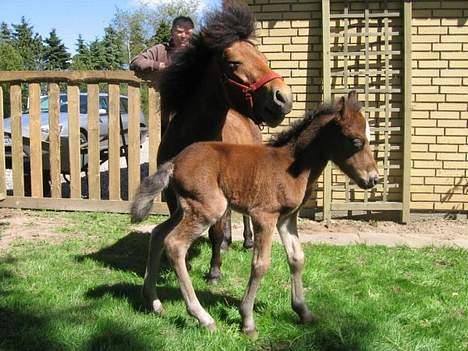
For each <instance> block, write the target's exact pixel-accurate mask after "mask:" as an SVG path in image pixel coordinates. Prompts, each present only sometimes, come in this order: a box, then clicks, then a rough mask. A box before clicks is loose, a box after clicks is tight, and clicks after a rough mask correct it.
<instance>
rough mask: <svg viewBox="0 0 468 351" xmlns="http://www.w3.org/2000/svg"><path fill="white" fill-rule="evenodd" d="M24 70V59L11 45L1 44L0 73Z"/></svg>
mask: <svg viewBox="0 0 468 351" xmlns="http://www.w3.org/2000/svg"><path fill="white" fill-rule="evenodd" d="M22 68H23V58H22V57H21V55H20V53H19V52H18V50H16V49H15V47H14V46H13V45H11V44H8V43H6V42H0V71H17V70H21V69H22Z"/></svg>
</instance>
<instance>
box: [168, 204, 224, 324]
mask: <svg viewBox="0 0 468 351" xmlns="http://www.w3.org/2000/svg"><path fill="white" fill-rule="evenodd" d="M208 226H209V225H208V224H206V222H205V220H204V219H200V218H199V217H198V218H197V216H194V215H190V214H187V213H185V214H184V217H183V219H182V220H181V222H180V223H179V224H178V225H177V226H176V227H175V228H174V230H173V231H172V232H171V234H169V235H168V236H167V238H166V240H165V242H164V243H165V246H166V252H167V256H168V258H169V259H170V261H171V263H172V265H173V266H174V269H175V271H176V274H177V277H178V279H179V283H180V290H181V292H182V296H183V297H184V300H185V304H186V306H187V311H188V313H189V314H190V315H191V316H193V317H195V318H196V319H198V321H199V323H200V324H201V325H202V326H204V327H206V328H208V329H209V330H215V329H216V325H215V322H214V319H213V318H212V317H211V316H210V315H209V313H208V312H206V311H205V309H204V308H203V307H202V306H201V304H200V302H199V301H198V298H197V295H196V294H195V290H194V289H193V285H192V281H191V280H190V276H189V274H188V271H187V266H186V264H185V256H186V255H187V251H188V249H189V247H190V245H191V244H192V242H193V240H195V239H196V238H197V237H199V236H200V235H202V234H203V232H204V231H205V230H206V228H208Z"/></svg>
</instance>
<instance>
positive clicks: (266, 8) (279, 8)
mask: <svg viewBox="0 0 468 351" xmlns="http://www.w3.org/2000/svg"><path fill="white" fill-rule="evenodd" d="M290 9H291V8H290V6H289V4H267V5H262V12H286V11H290Z"/></svg>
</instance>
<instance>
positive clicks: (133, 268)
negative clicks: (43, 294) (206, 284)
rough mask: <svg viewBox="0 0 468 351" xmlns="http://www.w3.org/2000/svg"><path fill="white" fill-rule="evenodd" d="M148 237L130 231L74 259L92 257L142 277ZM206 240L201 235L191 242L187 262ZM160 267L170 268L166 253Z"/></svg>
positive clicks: (109, 265) (114, 267)
mask: <svg viewBox="0 0 468 351" xmlns="http://www.w3.org/2000/svg"><path fill="white" fill-rule="evenodd" d="M149 238H150V235H149V233H144V232H131V233H129V234H128V235H126V236H125V237H123V238H121V239H119V240H118V241H117V242H115V243H114V244H113V245H111V246H108V247H105V248H103V249H101V250H99V251H97V252H94V253H91V254H87V255H82V256H77V257H76V259H77V261H78V262H82V261H83V260H84V259H92V260H93V261H96V262H99V263H101V264H103V265H104V266H106V267H109V268H112V269H117V270H122V271H126V272H134V273H136V274H137V275H138V276H140V277H144V275H145V268H146V259H147V254H148V244H149ZM207 242H208V239H206V238H204V237H202V238H200V239H198V240H196V241H195V242H194V243H193V245H192V246H191V247H190V250H189V252H188V261H189V262H190V261H191V260H192V259H193V258H195V257H197V256H198V255H200V252H201V247H202V246H203V245H206V244H207ZM161 268H162V270H163V271H164V270H166V269H169V268H170V264H169V263H168V262H167V259H166V255H163V256H162V262H161Z"/></svg>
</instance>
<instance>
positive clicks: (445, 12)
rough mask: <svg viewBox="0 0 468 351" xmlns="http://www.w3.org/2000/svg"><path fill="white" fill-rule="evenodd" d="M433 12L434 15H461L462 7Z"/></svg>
mask: <svg viewBox="0 0 468 351" xmlns="http://www.w3.org/2000/svg"><path fill="white" fill-rule="evenodd" d="M432 14H433V15H434V17H436V18H437V17H459V16H460V9H453V10H452V9H451V10H433V11H432Z"/></svg>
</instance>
